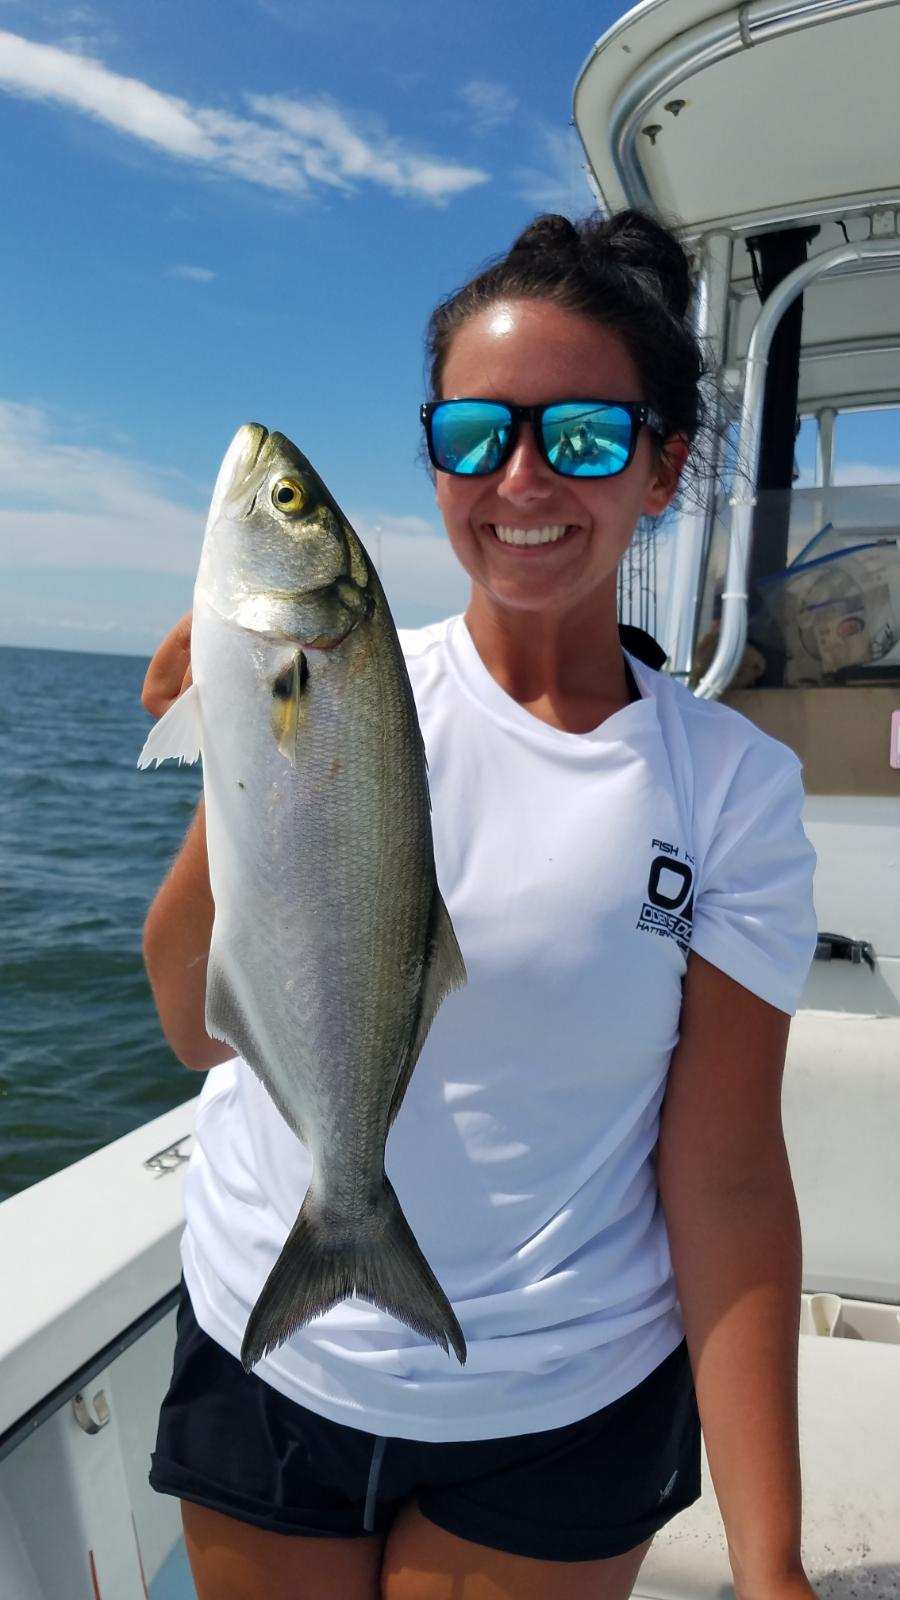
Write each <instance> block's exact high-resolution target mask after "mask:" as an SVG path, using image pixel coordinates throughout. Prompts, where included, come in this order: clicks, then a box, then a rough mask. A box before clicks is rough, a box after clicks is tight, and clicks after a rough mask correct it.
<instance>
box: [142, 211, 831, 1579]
mask: <svg viewBox="0 0 900 1600" xmlns="http://www.w3.org/2000/svg"><path fill="white" fill-rule="evenodd" d="M689 294H690V278H689V265H688V261H687V258H686V257H685V255H684V252H683V250H682V248H681V246H680V245H679V243H678V242H677V240H676V239H675V238H674V236H673V235H672V234H671V233H669V232H668V231H667V230H666V229H664V228H662V227H660V226H659V225H658V224H657V223H656V222H654V221H652V220H650V219H649V218H646V217H644V216H642V215H640V214H639V213H635V212H623V213H620V214H619V215H617V216H614V217H612V218H610V219H608V220H606V221H602V222H601V221H598V220H592V221H588V222H585V223H582V224H580V225H579V226H578V227H575V226H573V225H572V224H570V223H569V222H567V221H566V220H565V219H563V218H561V217H545V218H539V219H537V221H536V222H535V223H533V224H532V225H531V227H529V228H528V229H527V230H526V232H525V233H524V234H523V235H522V237H521V238H520V239H519V240H518V241H517V242H516V244H515V245H514V247H513V249H512V250H511V251H510V253H509V254H508V255H507V256H506V257H504V258H503V259H502V260H501V261H500V262H498V263H496V264H495V265H494V266H492V267H490V268H489V269H488V270H487V271H485V272H484V273H482V274H480V275H479V276H478V277H476V278H475V279H474V280H472V282H471V283H469V284H467V285H466V286H465V287H464V288H463V289H461V290H460V291H459V292H458V293H457V294H455V295H453V296H451V297H450V299H449V300H448V301H446V302H444V303H443V304H442V305H440V306H439V307H438V308H437V310H436V311H435V313H434V315H433V317H432V321H431V325H430V329H429V348H430V354H431V357H432V367H431V383H432V400H431V402H430V403H429V405H428V406H426V407H425V408H423V421H424V423H425V426H426V435H427V441H428V449H429V454H430V456H431V461H432V464H433V466H434V468H435V479H436V489H437V501H438V505H439V507H440V510H441V512H442V515H443V518H444V522H445V524H446V528H447V533H448V537H449V539H450V541H451V544H452V546H453V549H454V551H455V553H456V555H457V557H458V559H459V560H460V562H461V563H462V565H463V567H464V568H465V570H466V571H467V572H468V574H469V576H470V578H471V580H472V588H471V598H470V601H469V604H468V607H467V609H466V613H465V616H464V617H457V618H451V619H449V621H445V622H441V623H436V624H433V625H432V626H430V627H426V628H423V629H418V630H411V631H408V632H405V633H402V634H401V640H402V642H403V647H404V653H405V657H406V661H407V666H408V669H409V672H410V678H411V681H412V684H413V690H414V693H415V696H416V703H417V708H418V713H419V719H420V722H421V725H422V731H423V734H424V738H425V743H426V749H427V752H428V758H429V776H430V784H431V791H432V800H433V821H434V834H435V857H436V864H437V872H438V881H439V883H440V886H441V890H442V893H443V895H444V898H445V900H446V902H447V905H448V907H449V910H450V913H451V916H452V918H453V922H454V927H455V929H456V933H457V936H458V938H459V942H460V945H461V948H462V951H463V955H464V957H465V960H466V965H467V968H468V973H469V982H468V986H467V988H466V989H465V990H463V991H462V992H460V993H458V994H455V995H452V996H450V997H449V998H448V1000H447V1001H445V1003H444V1005H443V1006H442V1008H441V1011H440V1012H439V1013H438V1017H437V1019H436V1021H435V1023H434V1026H433V1028H432V1032H431V1034H430V1036H429V1039H428V1041H427V1043H426V1047H425V1051H424V1052H423V1055H422V1058H421V1060H420V1062H419V1065H418V1067H417V1069H416V1072H415V1073H414V1075H413V1079H412V1082H411V1084H410V1088H409V1090H408V1092H407V1096H406V1099H405V1101H404V1106H403V1110H402V1114H401V1116H400V1117H399V1118H398V1120H397V1123H396V1124H395V1126H394V1128H393V1130H392V1133H391V1138H390V1141H389V1144H388V1150H387V1165H388V1170H389V1172H390V1176H391V1179H392V1182H393V1184H394V1186H395V1188H396V1189H397V1192H398V1195H399V1197H400V1199H401V1203H402V1205H403V1208H404V1211H405V1213H406V1215H407V1217H408V1219H409V1221H410V1224H411V1225H412V1227H413V1230H414V1232H415V1234H416V1236H417V1238H418V1240H419V1242H420V1244H421V1246H422V1248H423V1250H424V1251H425V1254H426V1256H427V1258H428V1260H429V1261H430V1263H431V1265H432V1267H433V1268H434V1270H435V1272H436V1273H437V1275H438V1278H439V1279H440V1281H441V1283H442V1285H443V1286H444V1288H445V1289H446V1291H447V1293H448V1295H449V1297H450V1299H451V1301H452V1302H453V1305H454V1310H455V1311H456V1313H457V1315H458V1316H459V1318H460V1321H461V1323H462V1326H463V1330H464V1333H465V1335H466V1339H467V1343H468V1349H469V1358H468V1361H467V1363H466V1366H465V1367H464V1368H461V1367H459V1366H457V1364H456V1363H455V1362H452V1361H449V1360H448V1358H447V1356H446V1355H445V1354H444V1352H443V1351H441V1350H439V1349H438V1348H437V1347H436V1346H435V1345H433V1344H429V1343H427V1342H426V1341H423V1340H420V1339H417V1338H416V1336H415V1335H414V1334H411V1333H410V1331H409V1330H408V1329H406V1328H405V1327H403V1326H402V1325H401V1324H399V1323H398V1322H396V1321H395V1320H394V1319H393V1318H391V1317H390V1316H387V1315H385V1314H383V1313H382V1312H380V1311H379V1310H378V1309H377V1308H375V1307H373V1306H371V1305H369V1304H367V1303H364V1302H362V1301H359V1300H355V1299H354V1300H349V1301H346V1302H344V1303H343V1304H341V1305H339V1306H336V1307H334V1308H333V1309H332V1310H331V1311H330V1312H328V1313H327V1315H326V1316H324V1317H322V1318H319V1319H316V1321H315V1322H314V1323H312V1324H310V1325H309V1326H308V1327H307V1328H305V1329H302V1330H301V1331H300V1333H299V1334H297V1335H295V1337H294V1338H293V1339H292V1340H290V1341H289V1343H288V1344H287V1345H285V1346H284V1347H283V1348H282V1349H281V1350H280V1351H275V1352H273V1353H272V1354H271V1355H270V1356H269V1357H267V1358H266V1359H265V1360H264V1361H263V1362H262V1363H260V1364H259V1366H258V1367H257V1369H256V1370H255V1371H254V1373H252V1374H251V1375H249V1376H248V1375H246V1374H245V1373H244V1371H243V1368H242V1367H241V1365H240V1362H239V1360H238V1359H237V1357H238V1352H239V1349H240V1340H241V1336H242V1333H243V1325H244V1323H245V1322H246V1318H247V1315H248V1314H249V1310H250V1307H251V1306H252V1304H253V1301H254V1298H255V1294H256V1293H257V1292H258V1289H259V1287H260V1286H261V1284H262V1282H263V1281H264V1278H265V1276H266V1275H267V1272H268V1269H269V1267H270V1266H271V1265H272V1263H273V1261H274V1259H275V1256H276V1255H277V1253H278V1250H279V1249H280V1245H281V1243H282V1242H283V1239H284V1236H285V1234H286V1231H287V1227H288V1226H289V1223H290V1222H291V1221H292V1220H293V1218H294V1216H295V1215H296V1212H297V1210H298V1208H299V1203H300V1200H301V1199H302V1196H303V1192H304V1189H305V1185H306V1181H307V1179H308V1168H307V1167H306V1166H305V1165H304V1160H303V1158H304V1152H303V1147H302V1145H298V1142H297V1140H296V1139H295V1138H294V1136H293V1135H292V1134H291V1133H290V1131H289V1130H288V1129H287V1128H286V1125H285V1124H284V1123H283V1122H282V1121H281V1119H280V1118H279V1116H278V1113H277V1112H276V1111H275V1109H274V1107H273V1106H272V1105H271V1104H270V1103H269V1102H268V1099H267V1097H266V1095H265V1093H264V1092H263V1091H262V1090H261V1089H260V1088H259V1086H258V1085H257V1084H256V1082H255V1080H254V1079H253V1077H252V1074H251V1073H250V1072H249V1071H248V1069H247V1068H246V1067H245V1066H244V1065H243V1063H241V1062H240V1061H238V1062H229V1063H228V1064H227V1065H226V1064H224V1063H225V1060H226V1057H227V1054H228V1052H227V1050H226V1049H225V1047H223V1046H222V1045H220V1044H218V1043H217V1042H216V1041H214V1040H211V1039H210V1038H209V1037H208V1036H207V1035H206V1033H205V1031H204V1027H203V995H204V984H205V958H206V954H207V952H208V949H209V939H210V930H211V924H212V916H213V906H212V900H211V897H210V890H209V880H208V872H207V864H206V855H205V840H204V831H203V818H202V811H201V813H199V814H198V817H197V818H196V819H195V821H194V823H193V824H192V827H191V829H190V832H189V834H188V837H187V839H186V841H185V845H184V847H183V849H182V852H181V854H180V856H179V857H178V859H177V861H176V863H175V865H174V867H173V869H172V871H171V873H170V874H169V877H168V878H167V880H166V882H165V883H164V884H163V886H162V888H161V890H160V892H159V894H158V895H157V898H156V900H155V902H154V904H153V906H152V908H151V910H150V914H149V916H148V920H147V928H146V937H145V951H146V959H147V966H148V970H149V973H150V977H151V981H152V984H153V988H154V993H155V996H156V1000H157V1005H158V1007H159V1012H160V1017H161V1019H162V1023H163V1026H164V1028H165V1031H166V1034H167V1036H168V1038H169V1039H170V1041H171V1043H172V1045H173V1047H174V1048H175V1050H176V1051H177V1053H178V1054H179V1056H180V1057H181V1059H182V1060H183V1061H184V1062H185V1064H186V1065H187V1066H189V1067H193V1068H197V1069H200V1070H202V1069H205V1068H207V1067H216V1070H215V1071H213V1072H211V1073H210V1074H209V1076H208V1077H207V1079H206V1083H205V1085H204V1089H203V1095H202V1100H201V1106H200V1109H199V1112H198V1119H197V1149H196V1150H195V1153H194V1157H193V1159H192V1163H191V1168H190V1171H189V1174H188V1179H187V1185H186V1202H185V1204H186V1216H187V1229H186V1232H185V1237H184V1243H183V1252H182V1253H183V1260H184V1268H185V1280H186V1289H185V1290H184V1292H183V1295H182V1302H181V1306H180V1310H179V1318H178V1327H179V1333H178V1344H177V1348H176V1355H175V1366H174V1373H173V1379H172V1385H171V1388H170V1391H169V1394H168V1396H167V1397H166V1400H165V1402H164V1405H163V1408H162V1413H161V1418H160V1430H159V1438H158V1441H157V1450H156V1453H155V1455H154V1461H153V1471H152V1474H151V1482H153V1484H154V1486H155V1487H156V1488H158V1489H160V1490H162V1491H164V1492H168V1493H173V1494H177V1495H179V1496H180V1498H181V1500H182V1505H183V1514H184V1524H185V1533H186V1539H187V1545H188V1550H189V1554H190V1559H191V1564H192V1567H193V1571H194V1574H195V1581H196V1585H197V1591H198V1594H199V1596H200V1600H213V1597H214V1600H249V1597H250V1596H254V1595H257V1594H265V1595H266V1596H267V1597H268V1600H300V1597H302V1600H325V1597H328V1600H332V1597H334V1596H336V1595H340V1596H341V1597H347V1600H356V1597H360V1600H362V1597H368V1596H376V1595H383V1596H385V1597H387V1600H450V1597H451V1596H453V1597H454V1600H488V1597H490V1600H501V1597H509V1600H513V1597H515V1600H532V1597H533V1600H557V1597H562V1596H566V1597H573V1600H574V1597H583V1600H624V1597H625V1596H627V1595H628V1594H630V1593H631V1589H632V1586H633V1584H634V1581H635V1578H636V1576H637V1572H638V1569H639V1567H640V1564H641V1561H642V1560H643V1557H644V1556H645V1554H646V1552H647V1549H648V1548H649V1545H650V1542H651V1539H652V1537H653V1534H654V1533H655V1532H656V1531H657V1529H658V1528H660V1527H662V1526H663V1525H664V1523H666V1522H667V1521H669V1520H670V1519H671V1518H672V1517H673V1516H675V1515H676V1514H677V1512H678V1511H680V1510H682V1509H684V1508H685V1507H686V1506H688V1505H690V1504H691V1503H692V1502H693V1501H694V1500H695V1499H696V1498H697V1496H698V1494H699V1487H700V1484H699V1426H698V1405H699V1418H700V1419H702V1423H703V1428H704V1433H705V1437H706V1443H707V1450H708V1455H709V1460H710V1465H711V1470H712V1474H713V1478H714V1482H715V1488H716V1492H717V1495H718V1499H719V1504H720V1507H721V1510H722V1515H723V1518H724V1522H725V1527H726V1532H727V1537H728V1548H729V1555H730V1559H731V1564H732V1568H733V1572H734V1578H735V1588H736V1593H737V1596H738V1600H799V1597H801V1596H805V1597H807V1600H808V1597H809V1596H810V1595H812V1593H813V1591H812V1589H811V1588H810V1586H809V1583H808V1581H807V1579H806V1577H805V1575H804V1573H803V1568H802V1564H801V1556H800V1545H799V1537H800V1535H799V1521H800V1486H799V1469H798V1450H797V1406H796V1367H797V1336H798V1316H799V1295H800V1238H799V1227H798V1220H797V1210H796V1202H795V1198H794V1193H793V1188H792V1184H791V1178H790V1173H789V1169H788V1164H787V1158H786V1154H785V1147H784V1141H783V1136H782V1130H781V1119H780V1081H781V1074H782V1068H783V1062H784V1054H785V1046H786V1040H787V1033H788V1027H789V1019H790V1016H791V1014H792V1012H793V1010H794V1009H795V1006H796V1002H797V997H798V995H799V992H800V988H801V986H802V983H803V980H804V978H805V975H806V971H807V969H808V966H809V962H810V959H811V956H812V951H813V947H814V943H815V924H814V918H813V911H812V900H811V880H812V870H813V864H814V856H813V852H812V850H811V847H810V846H809V844H808V842H807V841H806V839H805V836H804V834H803V830H802V827H801V823H800V811H801V805H802V799H803V791H802V785H801V779H800V764H799V762H798V761H797V759H796V757H795V756H794V755H793V753H792V752H790V751H789V750H788V749H786V748H785V747H784V746H783V745H781V744H779V743H777V742H776V741H774V740H772V739H770V738H768V737H767V736H765V735H764V734H762V733H761V732H759V731H758V730H757V729H756V728H754V727H753V726H752V725H751V724H750V723H748V722H747V721H746V720H745V719H743V718H742V717H739V716H738V715H736V714H735V713H734V712H733V711H731V710H729V709H727V708H726V707H723V706H721V705H718V704H715V703H710V702H706V701H698V700H696V699H695V698H694V697H693V696H691V695H690V693H689V692H688V691H687V690H686V689H685V688H684V687H683V686H681V685H679V684H677V683H675V682H674V681H673V680H672V679H670V678H668V677H666V676H664V675H663V674H661V673H660V672H658V671H655V670H653V666H652V665H651V664H649V663H650V662H651V661H655V664H656V665H658V664H659V660H658V656H656V657H654V655H653V650H654V645H653V641H652V640H649V639H648V638H647V636H642V637H641V636H638V635H635V634H632V635H627V634H626V636H625V637H626V640H627V642H628V643H630V644H633V645H634V649H633V650H631V651H628V652H624V651H623V647H622V637H621V636H620V632H619V629H618V626H617V617H616V569H617V565H618V562H619V560H620V559H621V557H622V555H623V554H624V552H625V551H626V550H627V548H628V545H629V542H630V540H631V538H632V536H633V534H634V530H635V527H636V524H637V522H638V520H639V519H640V518H641V517H642V516H650V517H656V516H659V515H660V514H661V513H662V512H663V511H664V509H665V508H666V506H667V505H668V504H669V502H670V500H671V499H672V496H673V495H674V493H675V491H676V489H677V486H678V480H679V476H680V473H681V471H682V469H683V467H684V463H685V461H686V459H687V457H688V455H689V453H690V450H691V447H692V445H693V444H694V442H695V440H696V438H697V435H698V429H699V426H700V421H701V402H700V398H699V393H698V381H699V378H700V376H701V372H702V362H701V358H700V353H699V351H698V348H697V345H696V341H695V339H694V336H693V334H692V332H691V329H690V325H689V323H688V322H687V320H686V311H687V305H688V299H689ZM188 647H189V622H188V619H185V622H184V623H182V624H180V625H179V628H178V629H176V630H174V632H173V634H171V635H170V636H169V638H168V639H167V640H166V641H165V642H164V644H163V646H162V647H161V648H160V651H159V652H158V654H157V656H156V658H155V659H154V661H153V663H151V668H150V671H149V673H148V678H147V683H146V686H145V704H146V705H147V707H148V709H150V710H151V711H153V712H154V713H156V714H159V713H161V712H162V711H163V710H165V709H166V707H167V705H168V704H170V703H171V700H172V699H173V698H174V696H175V694H176V693H177V692H178V690H179V688H180V687H181V686H182V684H183V681H185V671H186V669H187V667H188ZM641 655H643V656H644V657H645V658H646V659H644V660H642V659H641V658H640V657H641ZM217 1064H218V1065H217ZM664 1096H665V1103H664V1105H663V1097H664ZM673 1268H674V1273H673ZM676 1281H677V1293H676ZM695 1385H696V1389H695Z"/></svg>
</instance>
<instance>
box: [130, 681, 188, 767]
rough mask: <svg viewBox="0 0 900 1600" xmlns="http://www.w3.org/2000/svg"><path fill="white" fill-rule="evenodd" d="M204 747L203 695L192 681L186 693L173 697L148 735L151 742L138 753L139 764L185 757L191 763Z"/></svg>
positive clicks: (181, 759) (177, 759) (147, 765)
mask: <svg viewBox="0 0 900 1600" xmlns="http://www.w3.org/2000/svg"><path fill="white" fill-rule="evenodd" d="M201 749H202V740H201V733H200V696H199V695H198V693H197V685H196V684H195V683H192V684H191V686H190V688H189V689H186V690H185V692H184V694H180V695H179V696H178V699H177V700H175V701H173V703H172V704H171V705H170V707H169V709H168V711H167V712H166V714H165V716H164V717H160V719H159V721H158V722H157V724H156V726H155V728H151V729H150V732H149V734H148V735H147V742H146V744H145V745H144V748H143V750H142V751H141V753H140V755H139V756H138V766H139V767H149V766H152V765H153V762H154V761H155V762H156V765H157V766H159V763H160V762H161V761H184V762H186V764H187V765H188V766H191V765H192V763H193V762H195V761H196V760H197V759H198V758H199V756H200V752H201Z"/></svg>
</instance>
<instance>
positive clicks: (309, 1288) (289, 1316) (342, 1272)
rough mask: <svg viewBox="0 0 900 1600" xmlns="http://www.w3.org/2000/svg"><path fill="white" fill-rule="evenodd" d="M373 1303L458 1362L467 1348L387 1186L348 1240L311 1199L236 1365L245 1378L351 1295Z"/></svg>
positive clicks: (277, 1265)
mask: <svg viewBox="0 0 900 1600" xmlns="http://www.w3.org/2000/svg"><path fill="white" fill-rule="evenodd" d="M353 1294H355V1295H359V1296H360V1297H361V1298H362V1299H363V1300H371V1301H372V1302H373V1304H374V1305H376V1306H380V1307H381V1309H382V1310H383V1311H389V1312H390V1313H391V1315H392V1316H395V1317H397V1318H398V1320H399V1321H400V1322H404V1323H406V1326H407V1327H409V1328H413V1329H414V1330H415V1332H416V1333H421V1334H422V1335H423V1336H424V1337H425V1338H426V1339H433V1340H434V1341H435V1343H436V1344H439V1345H440V1346H441V1348H442V1349H444V1350H446V1351H447V1354H448V1355H449V1354H450V1349H451V1347H452V1349H453V1351H454V1352H455V1354H456V1357H457V1360H458V1361H459V1362H460V1363H461V1364H462V1363H464V1362H465V1359H466V1341H465V1338H464V1337H463V1331H462V1328H461V1327H460V1325H459V1323H458V1321H457V1320H456V1317H455V1315H454V1312H453V1307H452V1306H451V1304H450V1302H449V1300H448V1299H447V1296H446V1295H445V1294H444V1291H443V1289H442V1288H441V1286H440V1284H439V1283H438V1281H437V1278H436V1277H435V1275H434V1273H433V1272H432V1270H431V1268H430V1266H429V1265H428V1262H427V1261H426V1260H425V1257H424V1255H423V1254H422V1251H421V1250H420V1249H419V1246H418V1244H417V1242H416V1238H415V1235H414V1233H413V1231H412V1228H411V1227H410V1225H409V1223H408V1222H407V1220H406V1218H405V1216H404V1215H403V1212H402V1210H401V1208H400V1202H399V1200H398V1199H397V1196H396V1195H395V1193H394V1191H393V1189H392V1188H391V1185H390V1183H389V1182H388V1180H387V1178H385V1179H384V1188H383V1190H382V1195H381V1199H380V1202H379V1204H378V1206H377V1207H376V1210H375V1214H374V1216H373V1217H372V1218H371V1221H370V1222H369V1223H368V1224H367V1225H366V1226H365V1228H361V1229H359V1230H357V1232H356V1233H354V1234H350V1233H348V1230H347V1228H346V1226H340V1227H337V1228H336V1227H335V1226H334V1225H333V1224H329V1223H328V1222H326V1221H325V1219H324V1218H323V1217H322V1215H321V1212H320V1211H319V1209H318V1207H317V1206H316V1203H315V1200H314V1199H313V1196H312V1192H311V1191H310V1193H309V1194H308V1195H307V1197H306V1199H305V1200H304V1202H303V1205H302V1206H301V1208H300V1215H299V1216H298V1218H297V1221H296V1222H295V1223H294V1226H293V1228H292V1229H291V1231H290V1233H289V1235H288V1237H287V1240H286V1242H285V1245H284V1248H283V1249H282V1252H281V1255H280V1256H279V1257H278V1260H277V1261H276V1263H275V1265H274V1267H273V1268H272V1271H271V1272H270V1273H269V1276H268V1278H267V1279H266V1282H265V1284H264V1286H263V1289H262V1292H261V1294H260V1296H259V1298H258V1300H257V1302H256V1305H255V1306H254V1307H253V1310H252V1311H251V1313H250V1317H249V1320H248V1322H247V1328H246V1332H245V1334H244V1342H243V1345H242V1347H241V1361H242V1362H243V1364H244V1367H245V1369H246V1371H247V1372H249V1371H250V1369H251V1367H253V1366H255V1365H256V1362H257V1361H259V1360H261V1358H262V1357H263V1356H264V1355H268V1353H269V1351H270V1350H274V1349H275V1347H276V1346H277V1345H280V1344H283V1343H284V1341H285V1340H286V1339H289V1338H290V1336H291V1334H292V1333H294V1332H296V1330H297V1329H298V1328H302V1327H303V1326H304V1324H305V1323H307V1322H309V1321H310V1319H311V1318H312V1317H317V1316H320V1315H321V1314H322V1313H323V1312H324V1311H327V1310H328V1309H329V1307H330V1306H333V1305H337V1303H338V1302H339V1301H340V1300H346V1299H347V1298H348V1297H349V1296H350V1295H353Z"/></svg>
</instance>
